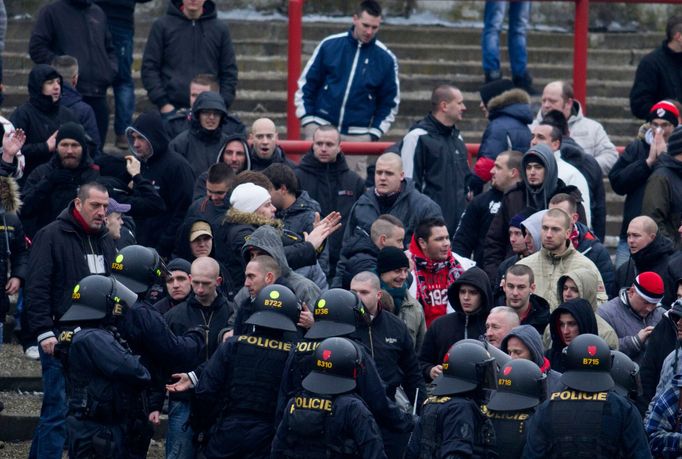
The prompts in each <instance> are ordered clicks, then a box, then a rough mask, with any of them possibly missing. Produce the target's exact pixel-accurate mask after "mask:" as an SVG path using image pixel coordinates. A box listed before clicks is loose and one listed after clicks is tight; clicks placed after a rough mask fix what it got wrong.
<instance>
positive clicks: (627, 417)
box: [523, 334, 651, 459]
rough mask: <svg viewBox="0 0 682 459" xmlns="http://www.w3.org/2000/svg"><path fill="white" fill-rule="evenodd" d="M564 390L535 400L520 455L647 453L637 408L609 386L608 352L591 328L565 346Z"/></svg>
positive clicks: (640, 455)
mask: <svg viewBox="0 0 682 459" xmlns="http://www.w3.org/2000/svg"><path fill="white" fill-rule="evenodd" d="M564 352H565V361H566V368H567V369H566V372H565V373H564V374H563V375H561V382H562V383H563V384H564V385H566V386H567V388H566V389H565V390H562V391H560V392H554V393H552V394H551V395H550V397H549V399H548V400H545V401H544V402H543V403H542V404H540V405H539V406H538V407H537V409H536V411H535V414H534V415H533V417H531V419H530V421H529V422H528V435H527V441H526V447H525V448H524V450H523V457H524V458H528V459H533V458H543V459H544V458H559V457H571V458H604V459H606V458H615V457H630V458H650V457H651V453H650V451H649V445H648V442H647V438H646V434H645V432H644V427H643V425H642V419H641V417H640V416H639V413H638V412H637V409H636V408H635V407H634V406H633V405H632V404H631V403H630V402H628V401H627V400H626V399H625V398H624V397H622V396H621V395H619V394H618V393H616V392H615V391H612V390H611V389H612V388H613V387H614V383H613V378H612V377H611V374H610V370H611V352H610V350H609V346H608V345H607V344H606V342H605V341H604V340H603V339H602V338H600V337H598V336H596V335H592V334H583V335H579V336H577V337H575V338H574V339H573V341H571V344H569V345H568V347H567V348H566V349H565V351H564Z"/></svg>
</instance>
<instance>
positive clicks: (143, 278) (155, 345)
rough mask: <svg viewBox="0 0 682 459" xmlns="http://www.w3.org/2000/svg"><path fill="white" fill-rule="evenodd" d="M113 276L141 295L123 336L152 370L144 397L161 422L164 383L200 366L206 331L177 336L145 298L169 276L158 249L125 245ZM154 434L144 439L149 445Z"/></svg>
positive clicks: (121, 322)
mask: <svg viewBox="0 0 682 459" xmlns="http://www.w3.org/2000/svg"><path fill="white" fill-rule="evenodd" d="M111 272H112V275H113V276H114V277H115V278H116V279H117V280H118V281H119V282H121V283H122V284H123V285H125V286H126V287H128V288H129V289H130V290H131V291H133V292H134V293H136V294H137V295H138V300H137V302H135V304H134V305H133V306H132V307H131V308H130V310H129V311H128V312H127V314H125V315H124V316H123V317H121V318H120V320H119V322H118V324H117V325H118V328H119V330H120V332H121V335H122V336H123V338H125V339H126V341H128V344H129V345H130V348H131V349H132V351H133V353H134V354H136V355H139V356H140V357H141V361H142V363H143V365H144V366H145V367H147V368H148V369H149V372H150V373H151V377H152V383H151V387H150V389H149V391H147V393H146V396H144V397H142V402H143V406H144V410H145V411H146V412H147V416H148V419H149V421H151V422H152V423H153V424H157V425H158V424H159V422H160V419H159V418H160V415H161V409H162V407H163V402H164V399H165V391H164V384H165V383H166V381H167V380H168V379H169V377H170V375H171V374H173V373H175V372H178V371H186V370H187V369H188V368H194V367H196V366H197V365H198V364H199V362H201V361H202V357H203V355H204V345H205V341H204V330H202V329H201V328H200V327H197V328H195V329H191V330H189V331H188V332H187V333H185V334H184V335H182V336H176V335H175V334H174V333H173V332H172V331H171V330H170V329H169V328H168V324H167V323H166V321H165V320H164V319H163V316H162V315H161V314H160V313H159V312H158V311H157V310H156V309H154V308H153V307H152V306H151V304H150V303H149V302H148V301H146V300H145V298H146V294H147V292H148V291H149V290H150V289H151V288H152V286H153V285H155V284H158V283H160V282H162V281H163V279H165V276H166V275H167V270H166V268H165V266H164V265H163V262H162V260H161V257H159V254H158V253H156V251H155V250H154V249H150V248H148V247H143V246H141V245H130V246H128V247H125V248H123V249H122V250H121V251H120V252H118V253H117V254H116V256H115V257H114V261H113V263H112V264H111ZM150 440H151V432H150V435H148V437H147V438H146V439H145V440H140V441H141V443H145V444H146V445H147V446H148V445H149V442H150Z"/></svg>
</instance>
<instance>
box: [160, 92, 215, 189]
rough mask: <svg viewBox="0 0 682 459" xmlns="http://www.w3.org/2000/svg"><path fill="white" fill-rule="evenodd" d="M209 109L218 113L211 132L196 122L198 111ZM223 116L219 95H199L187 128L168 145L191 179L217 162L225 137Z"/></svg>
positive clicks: (213, 93) (206, 93)
mask: <svg viewBox="0 0 682 459" xmlns="http://www.w3.org/2000/svg"><path fill="white" fill-rule="evenodd" d="M209 109H210V110H218V111H220V112H221V113H222V117H221V120H220V124H219V125H218V127H216V129H214V130H212V131H209V130H208V129H204V128H203V127H201V123H200V122H199V112H200V111H201V110H209ZM226 117H227V110H226V109H225V103H224V102H223V99H222V97H221V96H220V94H218V93H215V92H212V91H208V92H203V93H201V94H199V96H198V97H197V99H196V101H195V102H194V106H193V107H192V119H191V120H190V122H189V129H187V130H186V131H184V132H181V133H180V134H178V136H177V137H175V138H174V139H172V140H171V142H170V143H169V144H168V150H169V151H173V152H175V153H177V154H179V155H180V156H182V157H183V158H185V159H186V160H187V162H188V163H189V165H190V166H191V167H192V171H193V172H194V177H195V179H196V178H197V177H199V176H200V175H201V174H202V173H204V172H206V171H207V170H208V168H209V167H211V165H213V164H215V163H216V162H217V161H218V160H219V159H221V157H222V153H223V150H224V149H225V144H226V143H227V134H225V133H224V132H223V130H222V126H223V124H224V123H225V118H226Z"/></svg>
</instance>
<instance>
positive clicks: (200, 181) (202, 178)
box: [192, 134, 251, 214]
mask: <svg viewBox="0 0 682 459" xmlns="http://www.w3.org/2000/svg"><path fill="white" fill-rule="evenodd" d="M233 140H238V141H240V142H241V144H242V146H243V147H244V154H245V156H246V162H245V163H244V169H242V170H240V171H239V172H236V173H237V174H239V173H240V172H243V171H250V170H251V155H249V144H248V143H247V142H246V137H244V135H242V134H229V135H228V136H227V138H226V139H225V143H224V145H223V149H221V150H220V151H219V152H218V154H217V155H216V158H215V162H216V163H224V162H225V160H224V159H223V150H224V149H225V148H224V147H225V146H227V144H228V143H230V142H232V141H233ZM209 167H210V166H209ZM207 179H208V169H207V170H205V171H204V172H202V173H201V174H199V176H198V177H197V179H196V180H195V181H194V192H193V194H192V200H193V201H194V202H195V203H196V201H197V200H199V199H201V198H205V197H206V180H207ZM202 202H203V201H202ZM192 207H194V206H192ZM229 207H230V197H229V195H225V208H224V209H223V214H224V213H225V211H227V209H228V208H229Z"/></svg>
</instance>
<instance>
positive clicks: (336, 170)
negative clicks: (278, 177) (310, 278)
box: [295, 151, 365, 279]
mask: <svg viewBox="0 0 682 459" xmlns="http://www.w3.org/2000/svg"><path fill="white" fill-rule="evenodd" d="M295 172H296V177H297V178H298V186H299V188H300V189H302V190H306V191H307V192H308V194H309V195H310V197H311V198H313V199H314V200H315V201H317V202H318V203H320V208H321V209H322V212H321V213H320V216H321V217H324V216H326V215H329V213H330V212H332V211H335V210H336V211H338V212H340V213H341V228H340V229H339V230H338V231H336V232H335V233H334V234H332V235H331V237H330V238H329V239H328V240H327V247H328V250H329V270H328V271H329V272H328V274H329V276H330V277H329V278H330V279H331V278H333V277H334V275H335V273H336V266H337V263H338V261H339V256H340V253H341V242H342V241H343V234H344V232H345V229H346V226H347V223H348V218H349V216H350V211H351V208H352V207H353V204H355V202H356V201H357V200H358V199H359V198H360V196H362V194H363V193H364V192H365V184H364V181H363V180H362V178H361V177H360V176H359V175H358V174H356V173H355V172H353V171H352V170H350V168H349V167H348V163H347V162H346V157H345V155H344V154H343V153H339V154H338V156H337V157H336V161H334V162H333V163H322V162H320V161H318V160H317V158H315V155H314V153H313V152H312V151H309V152H308V153H306V155H305V156H304V157H303V158H301V162H300V163H299V164H298V166H297V167H296V169H295Z"/></svg>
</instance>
